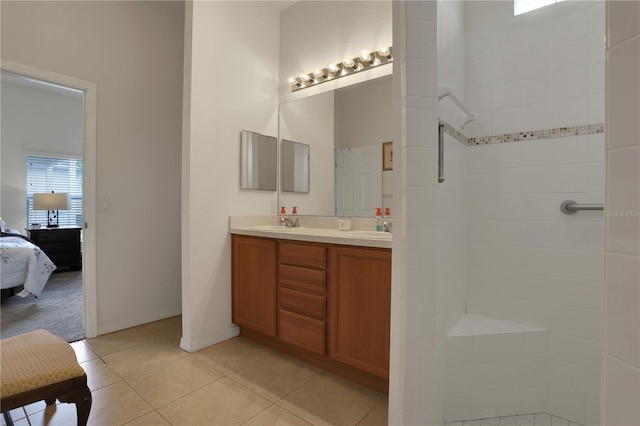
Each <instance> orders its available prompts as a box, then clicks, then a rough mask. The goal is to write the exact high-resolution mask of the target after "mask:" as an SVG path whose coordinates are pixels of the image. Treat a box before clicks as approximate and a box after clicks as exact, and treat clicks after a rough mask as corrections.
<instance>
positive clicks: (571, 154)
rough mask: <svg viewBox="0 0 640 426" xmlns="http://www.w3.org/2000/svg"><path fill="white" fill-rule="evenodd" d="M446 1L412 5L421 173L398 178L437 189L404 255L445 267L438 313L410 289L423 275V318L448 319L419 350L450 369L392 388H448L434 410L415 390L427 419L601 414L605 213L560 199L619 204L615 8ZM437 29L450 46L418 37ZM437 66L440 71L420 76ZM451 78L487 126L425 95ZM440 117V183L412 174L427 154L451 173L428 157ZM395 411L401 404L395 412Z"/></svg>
mask: <svg viewBox="0 0 640 426" xmlns="http://www.w3.org/2000/svg"><path fill="white" fill-rule="evenodd" d="M434 3H436V4H437V6H436V4H434V5H431V6H428V7H424V8H422V9H420V10H418V9H419V8H418V7H417V6H416V5H413V4H411V2H408V3H407V4H406V5H405V6H404V7H405V10H404V11H402V10H400V13H399V15H400V16H401V17H402V16H406V20H405V22H404V25H406V31H407V34H408V35H409V36H408V41H407V51H406V60H405V62H404V64H403V65H404V74H403V79H404V82H405V86H404V88H405V90H406V92H403V95H406V100H405V102H406V108H405V109H404V111H403V114H404V116H403V119H405V120H406V121H407V126H406V127H407V128H406V132H405V134H403V135H402V136H401V137H400V138H399V139H400V140H402V141H403V146H402V148H403V154H402V157H401V161H403V162H405V163H403V164H406V166H407V168H408V169H409V171H406V176H404V177H403V179H402V180H403V182H400V183H398V184H399V185H403V190H404V191H405V192H406V193H407V194H409V195H411V194H412V193H413V194H419V193H420V194H425V195H426V196H425V197H423V198H422V199H421V201H419V202H418V201H415V202H412V201H411V197H409V199H408V200H407V202H406V203H405V204H404V205H403V206H402V207H403V208H404V209H405V211H403V212H402V215H403V217H404V218H406V221H405V222H404V224H405V226H404V227H403V228H404V230H405V232H406V235H405V237H406V240H403V242H402V243H401V244H402V247H401V249H405V250H407V251H415V250H416V249H417V250H418V251H420V250H422V251H421V252H422V254H423V255H424V256H423V257H422V258H421V259H420V260H418V259H415V260H414V261H412V259H411V258H410V259H409V260H408V263H409V265H408V270H409V271H411V270H416V271H423V272H426V271H429V270H430V269H435V270H436V271H437V275H436V276H437V283H436V284H435V286H433V287H430V285H427V288H428V289H429V290H428V291H430V293H429V294H430V295H431V296H434V297H435V298H436V300H437V303H435V306H433V307H432V306H430V305H429V302H428V299H427V298H426V297H425V298H423V299H419V298H418V299H412V298H410V297H409V294H418V292H417V289H414V288H413V287H417V285H418V284H417V282H412V278H414V277H412V276H410V275H408V276H407V277H404V279H403V281H402V287H403V291H404V294H406V295H407V296H406V297H405V298H404V299H403V302H404V304H405V306H404V308H405V309H406V311H407V318H412V316H413V317H417V316H418V315H422V317H423V318H425V321H427V323H429V321H432V322H434V323H435V330H433V334H426V333H424V332H423V333H422V334H420V333H417V334H415V335H413V334H411V331H412V330H411V329H410V328H409V329H408V330H407V335H405V336H404V339H405V340H404V342H405V343H406V344H405V346H404V348H405V351H406V352H405V354H404V355H405V357H406V358H405V359H406V360H411V359H414V358H413V357H415V356H416V355H415V353H417V352H419V351H429V348H434V349H433V352H432V353H431V354H429V355H427V357H429V356H432V357H434V361H433V365H434V366H435V368H434V369H433V371H431V372H430V371H429V370H428V368H427V371H426V373H425V372H424V369H423V370H419V371H418V372H419V373H422V378H423V379H422V381H420V380H419V379H414V380H411V379H410V378H408V379H406V380H405V382H404V383H393V381H392V387H393V386H398V387H402V389H403V391H404V395H405V397H406V395H407V394H411V390H412V389H417V388H422V389H426V391H425V394H429V392H432V393H431V395H433V397H434V398H442V407H443V412H442V413H439V412H438V408H437V407H438V404H434V405H435V406H436V408H435V409H433V410H432V411H429V412H423V413H422V414H420V408H419V407H407V405H409V404H411V399H412V397H411V396H410V397H408V398H407V399H408V400H409V402H405V407H404V410H405V415H406V412H407V411H409V412H410V413H411V415H414V416H416V417H415V419H416V420H421V419H422V417H421V416H424V419H425V421H426V422H429V421H430V420H429V419H430V416H433V418H438V417H440V415H441V416H442V417H441V418H444V420H445V422H459V421H465V420H467V421H470V420H479V419H488V418H498V417H505V416H516V415H530V414H535V413H538V414H539V413H546V414H550V415H553V416H555V417H557V418H561V419H565V420H566V421H570V422H572V423H577V424H599V422H600V387H601V383H600V371H601V366H600V352H601V334H602V325H601V318H602V303H603V301H602V294H603V282H604V220H603V214H602V212H591V211H581V212H578V213H576V214H574V215H566V214H563V213H562V212H561V211H560V205H561V203H562V202H563V201H565V200H575V201H577V202H578V203H580V204H603V203H604V190H605V176H604V175H605V138H604V130H605V126H604V123H605V97H604V87H605V50H604V33H605V4H604V2H594V1H587V2H566V3H560V4H556V5H553V6H549V7H547V8H544V9H541V10H537V11H533V12H530V13H529V14H524V15H520V16H516V17H514V15H513V3H512V2H505V1H495V2H478V1H473V2H456V1H438V2H434ZM397 9H401V6H400V5H398V6H397ZM410 9H411V10H410ZM434 9H436V10H434ZM403 13H404V15H403ZM394 15H395V14H394ZM433 15H436V16H437V23H435V28H434V22H433V19H432V17H433ZM400 24H401V22H400ZM413 24H415V25H413ZM395 25H396V22H394V26H395ZM434 32H437V40H438V43H437V50H433V49H432V48H431V47H428V46H427V47H425V46H418V45H413V43H412V41H413V40H416V38H417V37H416V35H417V34H420V35H421V36H423V37H427V38H428V37H429V36H431V35H433V33H434ZM394 44H396V43H394ZM430 55H432V56H430ZM434 59H435V60H434ZM435 68H437V76H438V78H437V81H435V79H432V78H430V77H428V78H427V79H426V80H427V81H426V82H425V81H423V82H422V84H418V83H415V80H416V78H415V77H416V75H418V73H420V72H425V71H433V70H434V69H435ZM440 86H448V87H450V88H451V91H452V92H453V93H455V94H456V96H457V97H458V98H460V99H461V100H463V103H464V104H465V106H466V107H467V108H468V109H470V110H471V111H473V112H475V113H476V120H475V121H473V122H472V123H470V124H468V125H466V126H465V127H464V128H461V123H463V122H464V115H463V114H462V113H461V111H460V109H459V108H458V106H456V105H455V104H453V103H452V102H450V101H449V100H448V99H446V98H445V99H442V100H441V101H440V102H439V103H437V104H435V103H430V102H426V101H424V99H422V98H420V96H422V94H426V93H433V92H429V91H430V90H434V91H437V88H438V87H440ZM401 87H402V86H401ZM410 93H411V95H410ZM434 113H437V118H438V119H439V120H442V121H444V122H445V123H446V124H447V128H448V130H449V131H448V132H447V134H446V135H445V163H444V170H445V181H444V183H442V184H439V185H438V184H436V183H434V182H433V181H432V180H431V176H428V179H427V178H425V177H423V178H422V179H419V178H417V177H416V176H415V175H414V174H413V173H412V172H411V170H412V169H413V166H414V165H415V164H416V162H417V161H420V160H422V159H426V160H425V163H426V164H427V167H426V169H427V171H431V170H432V169H435V167H434V164H433V161H435V160H434V159H433V158H432V157H428V154H429V153H432V154H435V153H437V147H436V142H435V141H436V140H437V135H435V134H434V132H433V131H432V130H431V129H430V128H427V127H426V126H428V125H432V124H434V118H435V116H436V114H434ZM416 117H419V118H418V121H414V120H412V118H416ZM411 122H413V125H411V124H410V123H411ZM456 130H457V131H456ZM420 134H422V137H424V135H425V134H428V135H429V137H433V140H431V139H429V140H427V141H421V140H420V139H419V135H420ZM434 157H436V158H437V156H434ZM423 168H424V166H423ZM403 173H404V172H403ZM433 205H435V206H437V211H435V212H434V211H432V209H430V206H433ZM396 210H397V209H396ZM414 211H420V212H428V214H427V215H426V217H422V218H417V217H414V215H413V212H414ZM418 233H420V234H421V235H428V236H434V235H437V238H436V241H437V247H435V248H431V247H429V244H428V243H425V244H424V245H423V246H422V247H420V246H421V243H420V242H418V241H415V240H413V238H412V236H414V235H417V234H418ZM416 238H417V237H416ZM395 250H396V246H394V251H395ZM430 250H433V251H430ZM419 262H421V264H418V263H419ZM423 293H425V292H423ZM398 297H402V295H399V296H398ZM418 312H420V314H418ZM492 319H495V320H498V321H496V322H492ZM460 321H462V323H460ZM474 323H476V324H478V323H480V325H479V326H478V327H475V328H474V326H473V325H469V324H474ZM487 324H488V325H487ZM425 328H426V329H429V327H425ZM430 342H434V343H433V346H430ZM418 377H421V376H418ZM440 390H444V392H443V394H444V395H442V394H441V393H440ZM414 404H418V401H416V402H414ZM394 408H396V407H394V401H392V402H391V406H390V409H391V413H392V416H393V415H394V414H393V413H394V411H393V410H394ZM402 409H403V408H400V410H402ZM412 410H413V411H412ZM405 418H406V417H405Z"/></svg>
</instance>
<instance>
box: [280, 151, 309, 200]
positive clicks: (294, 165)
mask: <svg viewBox="0 0 640 426" xmlns="http://www.w3.org/2000/svg"><path fill="white" fill-rule="evenodd" d="M309 153H310V147H309V145H307V144H303V143H300V142H293V141H290V140H286V139H283V140H282V141H280V181H281V182H282V187H281V189H282V191H283V192H309V175H310V173H309V166H310V159H309Z"/></svg>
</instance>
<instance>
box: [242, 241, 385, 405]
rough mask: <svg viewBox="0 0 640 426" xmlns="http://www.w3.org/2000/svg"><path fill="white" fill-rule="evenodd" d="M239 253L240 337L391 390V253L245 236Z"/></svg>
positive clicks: (373, 385) (377, 388) (381, 390)
mask: <svg viewBox="0 0 640 426" xmlns="http://www.w3.org/2000/svg"><path fill="white" fill-rule="evenodd" d="M232 247H233V251H232V255H233V257H232V263H233V268H232V269H233V275H232V285H233V291H232V294H233V322H234V323H236V324H237V325H239V326H240V334H241V335H243V336H245V337H247V338H249V339H252V340H254V341H256V342H259V343H261V344H264V345H266V346H269V347H272V348H274V349H277V350H280V351H282V352H284V353H287V354H289V355H292V356H294V357H297V358H299V359H301V360H303V361H306V362H308V363H310V364H313V365H316V366H318V367H320V368H323V369H325V370H328V371H331V372H332V373H335V374H339V375H341V376H343V377H346V378H348V379H351V380H354V381H356V382H358V383H360V384H363V385H365V386H368V387H371V388H372V389H375V390H377V391H380V392H387V391H388V386H389V333H390V319H391V315H390V312H391V250H389V249H378V248H370V247H356V246H345V245H333V244H324V243H313V242H299V241H291V240H278V239H270V238H262V237H251V236H242V235H232Z"/></svg>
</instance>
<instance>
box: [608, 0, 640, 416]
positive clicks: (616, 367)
mask: <svg viewBox="0 0 640 426" xmlns="http://www.w3.org/2000/svg"><path fill="white" fill-rule="evenodd" d="M639 29H640V4H639V3H638V2H623V1H612V2H607V34H608V36H607V130H606V131H607V147H606V149H607V186H606V193H607V199H606V203H605V209H606V210H605V213H607V214H606V215H605V225H606V231H605V244H606V260H605V291H604V299H605V303H604V345H603V354H602V355H603V356H602V359H603V366H602V368H603V383H602V393H603V405H602V406H603V409H602V418H601V424H603V425H611V426H618V425H636V424H640V136H639V135H640V132H639V128H638V117H639V116H640V108H639V104H640V101H639V100H640V81H639V80H638V75H639V74H640V69H639V68H640V66H639V64H640V31H639Z"/></svg>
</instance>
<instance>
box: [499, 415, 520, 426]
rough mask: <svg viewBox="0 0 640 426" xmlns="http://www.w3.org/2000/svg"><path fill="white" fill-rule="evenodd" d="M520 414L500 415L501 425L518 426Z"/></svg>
mask: <svg viewBox="0 0 640 426" xmlns="http://www.w3.org/2000/svg"><path fill="white" fill-rule="evenodd" d="M517 425H518V416H508V417H500V426H517Z"/></svg>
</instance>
